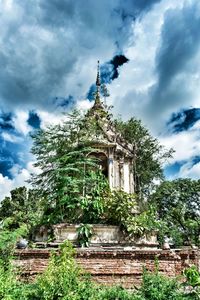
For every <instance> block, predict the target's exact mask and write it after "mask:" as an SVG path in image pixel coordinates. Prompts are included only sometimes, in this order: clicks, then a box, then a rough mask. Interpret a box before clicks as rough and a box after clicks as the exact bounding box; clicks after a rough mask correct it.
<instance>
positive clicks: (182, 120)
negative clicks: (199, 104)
mask: <svg viewBox="0 0 200 300" xmlns="http://www.w3.org/2000/svg"><path fill="white" fill-rule="evenodd" d="M198 120H200V108H191V109H187V110H183V111H181V112H179V113H176V114H175V113H174V114H173V115H172V117H171V120H170V122H169V123H168V126H170V127H171V128H172V132H180V131H184V130H188V129H190V128H191V127H192V126H193V125H194V124H195V123H196V122H197V121H198Z"/></svg>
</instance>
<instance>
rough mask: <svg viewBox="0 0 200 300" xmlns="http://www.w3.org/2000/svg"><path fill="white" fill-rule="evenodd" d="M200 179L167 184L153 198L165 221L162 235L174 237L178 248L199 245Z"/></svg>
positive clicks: (163, 184) (161, 217)
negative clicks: (185, 245) (185, 244)
mask: <svg viewBox="0 0 200 300" xmlns="http://www.w3.org/2000/svg"><path fill="white" fill-rule="evenodd" d="M199 199H200V180H197V181H195V180H191V179H177V180H174V181H165V182H163V183H161V185H160V186H159V187H158V188H157V190H156V192H155V193H154V194H153V195H152V197H151V202H152V203H153V204H155V205H156V209H157V212H158V215H159V218H160V220H161V221H162V222H163V226H162V230H161V231H160V235H161V236H164V235H166V236H168V237H171V238H173V242H174V244H175V245H176V246H179V245H183V243H184V242H187V243H189V244H192V243H195V244H198V243H199V235H200V216H199V212H200V201H199Z"/></svg>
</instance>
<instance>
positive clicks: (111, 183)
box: [108, 149, 114, 190]
mask: <svg viewBox="0 0 200 300" xmlns="http://www.w3.org/2000/svg"><path fill="white" fill-rule="evenodd" d="M108 182H109V186H110V189H111V190H113V188H114V168H113V151H112V150H111V149H110V150H109V156H108Z"/></svg>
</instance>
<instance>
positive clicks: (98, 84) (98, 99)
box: [95, 60, 101, 104]
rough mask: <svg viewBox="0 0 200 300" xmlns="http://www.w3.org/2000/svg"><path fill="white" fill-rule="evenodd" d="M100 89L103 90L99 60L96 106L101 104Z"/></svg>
mask: <svg viewBox="0 0 200 300" xmlns="http://www.w3.org/2000/svg"><path fill="white" fill-rule="evenodd" d="M100 88H101V80H100V68H99V60H98V61H97V79H96V96H95V104H100V103H101V100H100Z"/></svg>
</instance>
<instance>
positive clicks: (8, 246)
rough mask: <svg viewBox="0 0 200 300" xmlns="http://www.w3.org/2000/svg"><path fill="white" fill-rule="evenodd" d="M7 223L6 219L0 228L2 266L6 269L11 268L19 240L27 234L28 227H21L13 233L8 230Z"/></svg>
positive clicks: (0, 260) (0, 259)
mask: <svg viewBox="0 0 200 300" xmlns="http://www.w3.org/2000/svg"><path fill="white" fill-rule="evenodd" d="M6 221H7V222H8V221H9V220H8V219H6V220H5V222H4V223H2V224H1V228H0V265H1V267H4V268H5V269H7V268H8V266H9V263H10V260H11V258H12V255H13V253H14V250H15V246H16V242H17V240H18V239H19V238H20V237H21V236H23V235H25V234H27V227H26V226H21V227H19V228H17V229H14V230H12V231H10V230H8V229H7V225H8V224H7V223H6ZM8 223H9V222H8Z"/></svg>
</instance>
